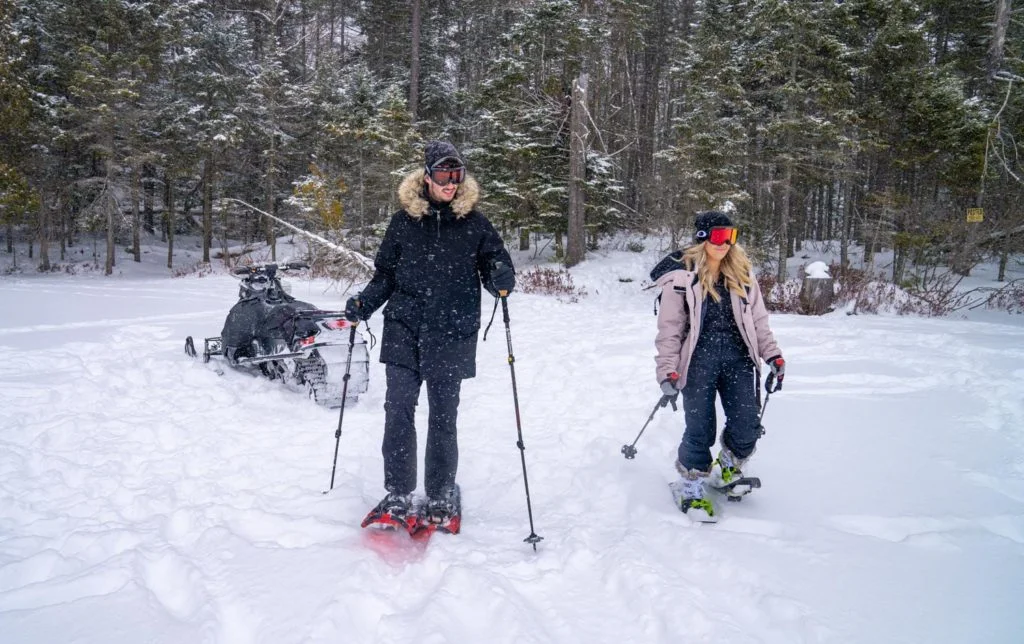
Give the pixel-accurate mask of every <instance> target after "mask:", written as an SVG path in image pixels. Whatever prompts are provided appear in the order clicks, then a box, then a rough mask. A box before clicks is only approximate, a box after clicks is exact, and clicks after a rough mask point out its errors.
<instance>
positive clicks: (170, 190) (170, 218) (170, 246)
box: [164, 172, 174, 268]
mask: <svg viewBox="0 0 1024 644" xmlns="http://www.w3.org/2000/svg"><path fill="white" fill-rule="evenodd" d="M164 181H166V182H167V185H166V186H164V195H165V199H164V201H165V202H166V203H164V218H165V219H166V220H167V268H174V177H172V176H171V173H170V172H167V173H165V174H164Z"/></svg>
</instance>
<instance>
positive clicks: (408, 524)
mask: <svg viewBox="0 0 1024 644" xmlns="http://www.w3.org/2000/svg"><path fill="white" fill-rule="evenodd" d="M417 524H418V521H417V518H416V512H415V507H414V506H413V503H412V495H411V494H396V493H394V492H389V493H388V495H387V496H385V497H384V498H383V499H382V500H381V502H380V503H378V504H377V507H375V508H373V509H372V510H370V512H369V513H368V514H367V515H366V518H365V519H363V523H362V527H364V528H369V527H373V528H376V529H379V530H398V529H402V530H407V531H408V532H410V533H412V532H414V531H415V530H416V526H417Z"/></svg>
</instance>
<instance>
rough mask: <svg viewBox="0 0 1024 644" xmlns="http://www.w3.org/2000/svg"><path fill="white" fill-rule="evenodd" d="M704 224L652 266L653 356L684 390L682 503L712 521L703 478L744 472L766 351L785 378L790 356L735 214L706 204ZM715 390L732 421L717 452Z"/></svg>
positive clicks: (722, 479)
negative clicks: (655, 303) (775, 329)
mask: <svg viewBox="0 0 1024 644" xmlns="http://www.w3.org/2000/svg"><path fill="white" fill-rule="evenodd" d="M696 228H697V230H696V233H695V234H694V240H695V242H696V244H695V245H694V246H691V247H689V248H687V249H686V250H685V251H681V252H676V253H673V254H672V255H670V256H669V257H667V258H665V259H664V260H662V262H661V263H659V264H658V266H657V267H655V269H654V271H652V273H651V275H652V277H653V278H654V279H655V280H656V282H657V285H658V286H659V287H660V289H661V308H660V310H659V312H658V335H657V337H656V339H655V347H656V348H657V357H656V358H655V361H656V362H657V378H658V383H659V384H660V386H661V390H662V393H663V394H664V395H667V396H675V395H676V394H678V393H679V392H680V391H681V392H682V394H683V410H684V412H685V416H686V431H685V432H684V433H683V440H682V442H681V443H680V444H679V453H678V459H677V460H676V469H677V470H678V471H679V474H680V475H681V477H682V479H681V480H680V481H679V482H678V483H676V484H674V487H675V489H676V491H677V495H676V496H677V498H678V501H679V506H680V508H679V509H680V510H682V511H683V512H686V513H688V516H690V517H691V518H693V519H694V520H697V521H714V507H713V506H712V505H711V503H710V502H709V501H708V500H707V499H705V497H704V495H705V483H706V482H707V481H708V478H709V476H712V474H714V476H713V477H712V479H711V484H712V485H715V486H716V487H721V486H723V485H728V484H729V482H730V481H736V480H737V479H739V478H742V476H743V474H742V468H743V466H744V464H745V463H746V462H747V459H748V458H750V455H751V454H753V453H754V448H755V446H756V444H757V439H758V438H759V437H760V423H759V419H758V413H759V411H760V410H759V409H758V390H757V388H758V383H759V381H760V360H764V361H765V362H767V363H768V365H769V367H770V368H771V370H772V374H773V375H774V376H775V378H777V381H778V384H779V385H780V386H781V384H782V378H783V375H784V373H785V365H786V363H785V361H784V360H783V359H782V351H780V350H779V346H778V345H777V344H776V342H775V338H774V336H773V335H772V331H771V328H770V327H769V325H768V311H767V309H766V308H765V305H764V300H763V299H762V297H761V289H760V288H759V287H758V284H757V280H756V279H755V278H754V273H753V270H752V267H751V264H750V260H749V259H748V258H747V254H746V253H745V252H744V251H743V248H742V247H740V246H738V245H737V244H736V238H737V230H736V228H735V226H733V223H732V221H731V220H730V219H729V217H728V216H727V215H725V214H724V213H721V212H714V211H712V212H704V213H700V214H699V215H698V216H697V221H696ZM716 393H717V394H718V395H719V396H721V400H722V408H723V409H724V410H725V419H726V420H725V429H724V431H723V432H722V445H721V449H720V451H719V452H718V457H717V458H716V459H715V460H714V461H712V458H711V448H712V447H713V446H714V444H715V437H716V433H717V421H716V418H715V394H716ZM736 492H737V491H736V490H733V493H736Z"/></svg>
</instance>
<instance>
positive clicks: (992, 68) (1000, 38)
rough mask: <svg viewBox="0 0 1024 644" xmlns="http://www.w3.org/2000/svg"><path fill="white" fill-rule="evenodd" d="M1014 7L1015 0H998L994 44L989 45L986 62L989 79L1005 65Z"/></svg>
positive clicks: (993, 32) (993, 30) (993, 33)
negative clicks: (1004, 60) (1005, 53)
mask: <svg viewBox="0 0 1024 644" xmlns="http://www.w3.org/2000/svg"><path fill="white" fill-rule="evenodd" d="M1012 5H1013V0H996V20H995V23H994V24H993V25H992V43H991V44H990V45H989V48H988V56H987V60H986V63H987V65H986V67H987V71H988V76H989V78H992V76H993V75H995V73H996V72H997V71H999V68H1000V67H1001V66H1002V64H1003V58H1004V52H1005V49H1006V30H1007V28H1008V27H1009V26H1010V14H1011V13H1012V10H1013V6H1012Z"/></svg>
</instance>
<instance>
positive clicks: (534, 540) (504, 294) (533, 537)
mask: <svg viewBox="0 0 1024 644" xmlns="http://www.w3.org/2000/svg"><path fill="white" fill-rule="evenodd" d="M498 295H499V296H500V297H501V313H502V317H503V318H504V320H505V342H506V344H508V368H509V370H510V371H511V372H512V403H513V405H515V409H516V432H517V433H518V435H519V440H518V441H516V445H517V446H518V447H519V458H520V460H522V462H523V485H524V486H525V487H526V512H527V514H528V515H529V517H530V536H528V537H526V538H525V539H523V541H525V542H526V543H529V544H531V545H532V546H533V550H534V552H536V551H537V544H538V543H540V541H541V540H542V539H543V538H544V537H540V536H537V533H536V532H535V531H534V529H533V507H532V505H531V504H530V482H529V481H528V480H527V478H526V445H524V444H523V424H522V421H521V419H520V416H519V392H518V390H517V389H516V366H515V362H516V359H515V356H513V355H512V330H511V329H509V325H508V323H509V317H508V291H498Z"/></svg>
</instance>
